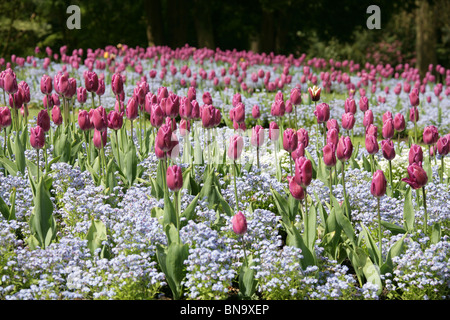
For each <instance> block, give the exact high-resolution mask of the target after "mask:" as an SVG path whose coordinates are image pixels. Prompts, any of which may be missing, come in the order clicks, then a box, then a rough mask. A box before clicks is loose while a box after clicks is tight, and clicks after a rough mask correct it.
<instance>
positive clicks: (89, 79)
mask: <svg viewBox="0 0 450 320" xmlns="http://www.w3.org/2000/svg"><path fill="white" fill-rule="evenodd" d="M84 86H85V88H86V90H87V91H89V92H96V91H97V89H98V76H97V74H96V73H95V72H93V71H87V72H86V73H85V74H84Z"/></svg>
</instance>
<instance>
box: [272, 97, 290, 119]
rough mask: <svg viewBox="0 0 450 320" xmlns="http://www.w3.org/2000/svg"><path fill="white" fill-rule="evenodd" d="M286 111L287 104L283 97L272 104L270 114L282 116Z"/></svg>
mask: <svg viewBox="0 0 450 320" xmlns="http://www.w3.org/2000/svg"><path fill="white" fill-rule="evenodd" d="M285 113H286V105H285V104H284V101H283V100H281V99H278V100H275V102H274V103H273V104H272V108H271V110H270V114H271V115H272V116H274V117H282V116H284V114H285Z"/></svg>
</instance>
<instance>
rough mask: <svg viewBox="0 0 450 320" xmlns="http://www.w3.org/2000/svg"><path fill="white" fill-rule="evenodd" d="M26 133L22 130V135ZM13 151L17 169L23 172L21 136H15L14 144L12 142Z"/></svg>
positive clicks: (23, 160)
mask: <svg viewBox="0 0 450 320" xmlns="http://www.w3.org/2000/svg"><path fill="white" fill-rule="evenodd" d="M24 134H26V132H25V130H24V131H23V132H22V135H24ZM14 151H15V156H16V165H17V170H18V171H20V172H21V173H24V172H25V148H24V145H23V142H22V138H21V137H20V136H18V137H17V138H16V141H15V144H14Z"/></svg>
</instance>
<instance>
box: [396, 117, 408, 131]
mask: <svg viewBox="0 0 450 320" xmlns="http://www.w3.org/2000/svg"><path fill="white" fill-rule="evenodd" d="M405 128H406V123H405V117H404V116H403V115H402V114H401V113H397V114H396V115H395V117H394V129H395V130H397V131H398V132H402V131H403V130H405Z"/></svg>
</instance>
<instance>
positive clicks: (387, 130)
mask: <svg viewBox="0 0 450 320" xmlns="http://www.w3.org/2000/svg"><path fill="white" fill-rule="evenodd" d="M382 134H383V137H384V138H385V139H391V138H392V137H393V136H394V120H392V119H391V118H389V119H387V120H386V121H385V122H384V123H383V128H382Z"/></svg>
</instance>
